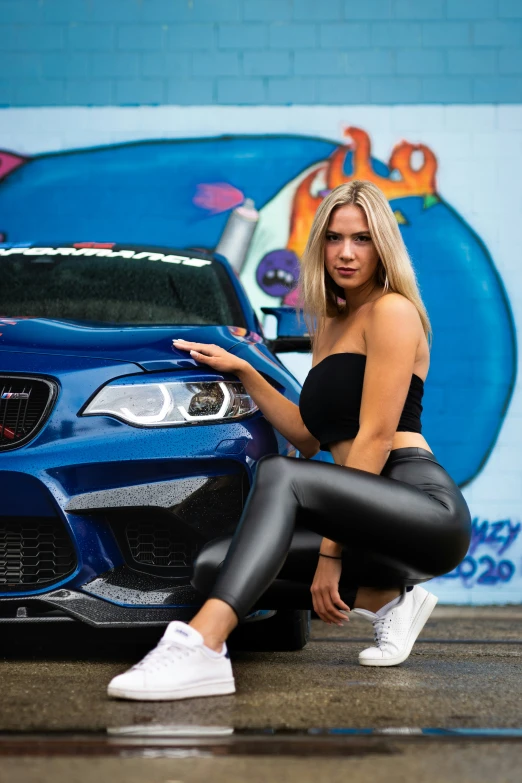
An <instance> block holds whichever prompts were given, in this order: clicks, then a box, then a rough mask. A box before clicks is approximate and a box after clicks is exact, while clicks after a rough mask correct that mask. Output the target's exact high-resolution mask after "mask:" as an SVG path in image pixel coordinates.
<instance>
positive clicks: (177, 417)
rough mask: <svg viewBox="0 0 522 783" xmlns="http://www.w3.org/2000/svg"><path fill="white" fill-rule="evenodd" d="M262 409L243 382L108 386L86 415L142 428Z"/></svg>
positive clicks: (231, 416) (222, 418)
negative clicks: (108, 418) (108, 417)
mask: <svg viewBox="0 0 522 783" xmlns="http://www.w3.org/2000/svg"><path fill="white" fill-rule="evenodd" d="M257 410H258V407H257V405H256V404H255V402H254V400H253V399H252V398H251V397H250V396H249V395H248V394H247V393H246V391H245V388H244V386H243V384H242V383H237V382H236V383H234V382H231V381H205V382H201V383H186V382H180V381H177V382H173V383H170V382H169V383H134V384H119V385H117V384H114V385H110V386H105V387H104V388H103V389H101V391H99V392H98V394H97V395H96V397H94V399H93V400H91V402H90V403H89V404H88V405H87V407H86V408H85V410H84V411H83V413H82V415H83V416H100V415H105V416H116V417H117V418H118V419H123V420H124V421H127V422H129V424H135V425H137V426H140V427H165V426H175V425H180V424H188V423H197V422H205V421H226V420H228V419H239V418H242V417H244V416H248V415H249V414H251V413H254V412H255V411H257Z"/></svg>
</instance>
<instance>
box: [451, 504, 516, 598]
mask: <svg viewBox="0 0 522 783" xmlns="http://www.w3.org/2000/svg"><path fill="white" fill-rule="evenodd" d="M521 528H522V524H521V523H520V522H512V521H511V520H510V519H499V520H497V521H496V522H490V521H489V520H487V519H483V520H479V519H478V517H475V518H474V519H473V521H472V523H471V543H470V546H469V550H468V554H467V555H466V557H465V558H464V560H462V562H461V563H459V565H458V566H457V567H456V568H454V569H453V571H451V572H450V573H449V574H444V575H443V576H441V577H439V578H440V579H459V580H460V581H461V583H462V586H463V587H466V588H471V587H473V586H474V585H489V586H492V585H498V584H499V583H507V582H510V581H511V579H512V578H513V576H514V575H515V572H516V566H515V564H514V563H513V562H512V561H511V560H507V559H502V560H500V559H499V557H500V556H501V555H502V554H503V553H504V552H505V551H506V550H507V549H509V548H510V546H511V545H512V544H513V542H514V541H516V539H517V538H518V535H519V533H520V530H521ZM479 547H487V548H488V549H489V550H490V552H489V553H488V554H484V555H482V556H480V557H478V556H477V554H476V552H477V549H478V548H479Z"/></svg>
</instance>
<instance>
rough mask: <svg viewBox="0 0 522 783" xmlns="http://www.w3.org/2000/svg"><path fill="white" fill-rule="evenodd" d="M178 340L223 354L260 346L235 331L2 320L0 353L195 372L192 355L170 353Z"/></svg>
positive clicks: (252, 337)
mask: <svg viewBox="0 0 522 783" xmlns="http://www.w3.org/2000/svg"><path fill="white" fill-rule="evenodd" d="M176 337H182V338H183V339H185V340H191V341H193V342H200V343H216V344H218V345H220V346H221V347H223V348H226V349H227V350H230V349H231V348H232V347H233V346H234V345H236V344H237V343H238V342H241V343H244V342H254V343H255V342H259V341H260V338H259V336H258V335H254V334H252V335H250V334H249V333H247V332H246V330H245V329H240V328H238V327H233V326H133V325H129V326H125V325H117V326H112V327H107V326H97V325H86V324H84V323H77V322H74V321H55V320H50V319H46V318H0V351H15V352H17V353H19V352H24V353H32V354H35V353H37V354H51V355H56V354H60V355H62V356H78V357H81V356H84V357H89V358H97V359H111V360H116V361H122V362H134V363H136V364H139V365H141V366H142V367H143V368H144V369H146V370H151V371H154V370H162V369H165V370H168V369H176V368H180V369H181V368H189V367H194V366H196V362H195V361H194V360H193V359H191V358H190V354H188V353H187V352H186V351H179V350H176V349H174V348H173V346H172V340H173V339H174V338H176Z"/></svg>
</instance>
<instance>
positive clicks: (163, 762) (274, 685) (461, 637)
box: [0, 607, 522, 783]
mask: <svg viewBox="0 0 522 783" xmlns="http://www.w3.org/2000/svg"><path fill="white" fill-rule="evenodd" d="M1 630H2V643H1V645H2V653H0V682H1V683H2V699H1V701H0V755H1V756H2V758H1V763H0V781H1V783H4V780H5V781H6V783H7V781H8V780H9V783H12V782H13V781H18V780H20V781H22V780H23V781H24V782H25V781H27V782H28V783H32V781H33V780H34V781H36V780H39V781H47V780H49V781H50V780H53V781H59V780H60V778H61V777H65V774H66V770H67V776H68V777H70V775H71V774H74V775H75V777H76V778H77V779H78V781H81V783H83V781H90V780H94V779H95V776H96V778H97V783H98V781H99V780H100V777H102V778H106V777H108V776H109V775H110V776H112V778H113V779H114V780H115V781H118V780H120V779H121V780H125V781H129V782H132V781H134V780H141V781H146V782H147V783H149V781H151V782H152V781H156V780H158V781H160V780H161V781H165V782H166V781H175V780H176V781H177V780H182V781H187V783H188V781H193V780H200V779H203V778H205V777H209V776H210V775H211V776H212V780H213V781H218V780H221V779H223V780H225V779H226V780H227V781H229V782H232V781H235V780H245V779H246V777H247V776H248V778H249V781H251V783H253V781H257V780H267V779H270V778H274V779H277V780H280V781H284V780H291V779H292V780H301V781H307V780H312V779H313V780H315V781H317V780H318V779H319V780H321V779H322V778H323V776H324V779H325V780H326V779H328V780H329V781H335V780H341V775H342V776H343V780H346V775H347V774H355V773H357V775H358V777H357V780H361V781H362V780H366V779H368V780H370V779H372V780H374V781H375V780H381V779H382V780H384V779H386V780H388V781H393V780H395V779H397V780H399V779H401V780H404V779H407V778H409V776H410V775H411V779H412V780H420V779H422V780H426V781H439V780H441V781H442V780H445V781H452V780H454V779H455V780H457V779H458V780H459V781H460V782H461V783H462V781H466V780H474V781H482V780H488V781H492V780H506V781H508V780H509V781H511V780H513V781H515V780H516V781H519V780H520V763H521V762H522V736H521V733H520V732H518V733H517V732H516V731H515V732H511V733H509V732H508V733H504V734H500V736H496V735H492V736H490V737H489V738H488V737H487V735H486V736H485V737H483V738H479V737H477V736H476V735H475V736H472V737H471V738H470V737H466V736H465V735H463V736H461V737H460V738H459V737H455V736H453V737H451V736H447V737H441V736H437V735H436V734H433V733H431V734H430V733H429V732H426V733H424V734H423V735H419V730H420V729H440V728H443V729H448V730H454V729H481V728H486V729H499V728H504V729H509V728H511V729H519V728H520V727H522V676H521V675H522V667H521V664H522V608H519V607H500V608H481V609H479V608H471V607H461V608H452V607H438V608H437V609H436V610H435V612H434V614H433V615H432V619H431V620H430V622H429V623H428V625H427V626H426V627H425V629H424V631H423V633H422V636H421V641H419V642H418V643H417V645H416V646H415V648H414V651H413V653H412V655H411V656H410V658H409V659H408V660H407V661H406V662H405V663H404V664H402V666H399V667H393V668H384V669H377V668H371V667H362V666H359V665H358V663H357V653H358V651H359V650H360V649H361V648H362V647H364V646H366V645H367V643H369V642H370V640H371V637H370V634H369V631H370V630H371V627H370V626H369V625H367V624H366V623H365V622H364V620H362V619H361V618H356V617H355V616H354V617H353V618H352V620H351V621H350V623H349V624H348V625H347V626H346V627H345V628H342V629H340V628H331V627H329V626H326V625H324V624H323V623H321V622H320V621H314V622H313V633H312V641H311V642H310V643H309V644H308V645H307V647H306V648H305V649H304V650H302V651H300V652H286V653H281V652H278V653H252V652H248V653H247V652H239V651H236V652H235V653H234V655H233V662H234V670H235V675H236V683H237V687H238V692H237V694H236V695H234V696H225V697H215V698H209V699H198V700H191V701H184V702H170V703H169V702H167V703H136V702H121V701H112V700H108V699H107V698H106V696H105V688H106V684H107V682H108V681H109V679H110V678H111V677H112V676H113V675H114V674H116V673H118V672H120V671H122V670H123V669H125V668H126V667H127V666H128V665H129V664H130V663H133V662H135V660H136V659H137V658H139V657H140V656H141V655H142V654H143V653H144V652H145V651H146V650H147V649H148V648H149V647H150V645H151V644H153V643H154V640H155V639H156V638H157V637H158V635H159V633H160V632H159V631H155V632H153V633H151V632H150V631H149V632H147V633H144V632H128V631H126V632H123V631H118V632H115V633H113V632H108V631H103V632H94V631H92V630H90V629H86V628H83V627H78V626H76V625H72V624H67V625H64V626H62V627H58V626H57V627H53V626H50V625H48V626H39V627H35V626H32V627H29V626H25V627H23V628H22V627H13V626H9V625H4V626H2V627H1ZM364 640H367V641H364ZM158 724H161V725H163V726H167V727H171V728H172V727H173V726H174V727H176V726H177V727H180V726H190V727H192V734H193V735H196V737H197V734H198V728H197V727H201V726H203V727H211V726H218V727H222V728H223V729H227V728H228V729H229V730H230V729H234V732H233V733H232V734H231V735H230V736H229V737H228V738H227V737H222V738H218V739H216V740H213V741H210V740H209V739H208V738H207V739H205V738H203V739H202V738H199V739H197V738H196V739H193V740H187V739H185V740H182V739H180V738H179V736H178V738H176V737H174V738H173V737H171V738H170V739H169V738H166V739H165V738H163V740H162V741H160V742H159V743H158V741H157V739H156V740H152V741H151V739H150V736H149V738H148V739H147V740H146V741H140V740H138V741H137V742H136V741H135V742H134V744H132V745H129V744H128V739H127V740H126V741H125V742H124V743H123V744H121V742H122V736H123V737H125V727H136V726H137V725H138V726H144V727H145V729H144V730H143V731H146V730H148V732H149V734H150V729H151V728H152V727H153V726H156V725H158ZM404 728H408V729H410V730H413V731H409V732H399V733H398V732H397V729H404ZM339 729H341V730H353V729H359V730H369V729H373V730H377V732H378V733H375V732H374V733H373V734H371V733H369V732H368V731H366V732H364V731H360V732H359V733H356V734H353V733H352V734H350V732H349V731H348V732H346V731H345V732H344V733H343V731H338V730H339ZM107 730H109V734H108V733H107ZM332 730H333V731H332ZM390 730H395V731H391V732H390ZM182 731H183V730H182ZM185 731H186V730H185ZM11 732H13V734H11ZM19 732H23V733H24V737H21V736H20V734H19ZM49 732H51V735H50V734H49ZM6 733H9V736H8V735H7V734H6ZM41 733H44V734H46V736H47V741H46V738H45V736H43V737H40V738H38V737H36V736H35V735H36V734H41ZM141 733H143V732H141ZM179 733H180V732H179V730H178V735H179ZM188 733H190V732H188ZM50 737H53V738H54V739H52V742H55V743H56V742H57V741H59V742H61V745H60V746H59V748H58V745H56V744H55V746H54V747H55V755H53V754H52V750H51V747H50V743H51V740H50V739H49V738H50ZM75 738H76V739H75ZM108 738H109V740H110V741H108ZM22 740H23V742H25V745H23V744H20V743H21V742H22ZM115 742H116V744H115ZM78 743H79V744H78ZM82 743H83V745H82ZM89 743H90V745H89ZM93 743H94V744H93ZM87 746H89V748H88V749H86V747H87ZM57 748H58V749H57ZM6 753H7V756H6ZM9 754H11V755H10V757H9ZM33 754H36V755H33ZM40 754H43V756H42V757H40ZM114 754H116V756H117V758H114ZM62 755H65V756H67V758H66V759H64V758H62V757H61V756H62ZM86 756H88V757H89V758H88V760H87V759H86V758H85V757H86ZM303 756H309V757H310V758H308V760H306V759H304V758H302V757H303ZM72 757H74V760H72ZM332 757H333V758H332ZM71 765H72V766H71ZM73 769H74V772H73V771H72V770H73ZM314 770H315V772H314Z"/></svg>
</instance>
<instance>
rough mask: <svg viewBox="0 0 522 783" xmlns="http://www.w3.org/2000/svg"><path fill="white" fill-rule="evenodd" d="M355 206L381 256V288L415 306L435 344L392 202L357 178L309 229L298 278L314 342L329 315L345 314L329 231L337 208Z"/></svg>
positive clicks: (321, 207)
mask: <svg viewBox="0 0 522 783" xmlns="http://www.w3.org/2000/svg"><path fill="white" fill-rule="evenodd" d="M347 204H353V205H355V206H358V207H361V209H363V210H364V213H365V215H366V218H367V220H368V226H369V228H370V236H371V238H372V240H373V242H374V244H375V247H376V249H377V252H378V254H379V259H380V264H379V266H378V268H377V281H376V282H377V284H378V285H381V286H382V287H383V289H384V293H386V292H388V291H393V292H395V293H397V294H402V296H405V297H406V299H409V300H410V302H411V303H412V304H413V305H415V307H416V308H417V311H418V313H419V316H420V319H421V322H422V327H423V329H424V333H425V335H426V337H427V339H428V342H430V341H431V325H430V320H429V318H428V313H427V311H426V308H425V307H424V303H423V301H422V298H421V295H420V292H419V286H418V284H417V279H416V277H415V271H414V269H413V266H412V262H411V259H410V256H409V254H408V251H407V250H406V246H405V244H404V241H403V238H402V236H401V232H400V231H399V226H398V225H397V220H396V218H395V215H394V214H393V211H392V209H391V207H390V204H389V202H388V199H387V198H386V196H385V195H384V193H383V192H382V190H380V189H379V188H378V187H377V186H376V185H374V184H373V182H368V181H366V180H357V179H354V180H352V181H351V182H347V183H345V184H343V185H339V187H337V188H335V190H332V192H331V193H330V194H329V195H328V196H326V198H325V199H324V200H323V201H322V202H321V204H320V205H319V208H318V210H317V212H316V213H315V217H314V220H313V223H312V227H311V229H310V235H309V237H308V242H307V244H306V247H305V250H304V253H303V256H302V258H301V271H300V275H299V293H300V300H301V301H300V306H302V307H303V311H304V317H305V321H306V324H307V327H308V332H309V334H310V335H311V337H312V341H313V339H314V337H315V335H316V333H317V332H318V331H320V330H321V328H322V327H323V325H324V323H325V320H326V318H327V317H332V316H335V315H339V314H340V313H342V312H343V311H344V309H345V307H346V305H343V304H340V303H339V299H342V300H344V298H345V294H344V289H342V288H341V287H340V286H338V285H337V284H336V283H335V282H334V281H333V280H332V278H331V277H330V275H329V274H328V272H327V270H326V266H325V262H324V260H325V259H324V245H325V238H326V232H327V229H328V225H329V223H330V218H331V216H332V212H333V211H334V209H337V207H341V206H345V205H347Z"/></svg>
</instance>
